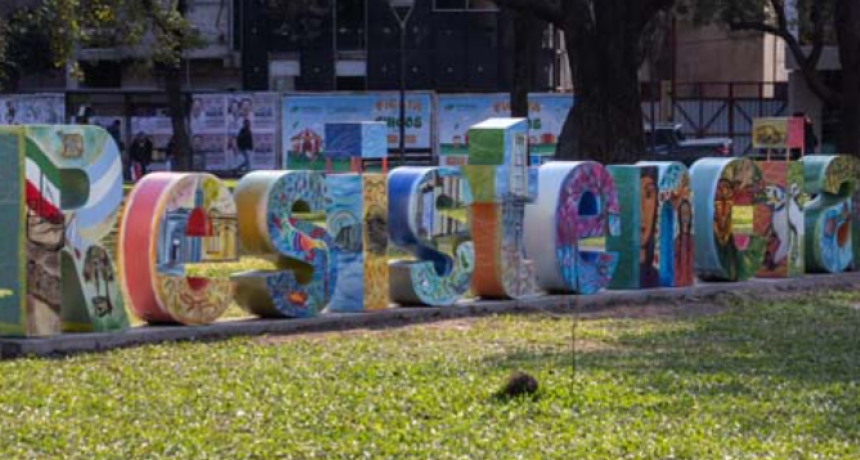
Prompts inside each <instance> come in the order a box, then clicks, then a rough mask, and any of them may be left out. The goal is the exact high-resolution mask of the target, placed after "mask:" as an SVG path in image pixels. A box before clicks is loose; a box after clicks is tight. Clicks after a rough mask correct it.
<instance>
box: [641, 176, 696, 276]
mask: <svg viewBox="0 0 860 460" xmlns="http://www.w3.org/2000/svg"><path fill="white" fill-rule="evenodd" d="M638 165H639V166H655V167H657V175H658V185H657V190H658V194H659V195H658V211H657V239H656V245H657V247H656V263H657V265H658V266H659V270H660V286H661V287H686V286H692V285H693V284H695V282H696V270H695V268H694V266H693V265H694V237H693V216H694V212H693V202H692V200H693V192H692V190H691V185H690V173H689V171H687V167H686V166H684V164H683V163H676V162H647V161H643V162H640V163H638ZM640 188H641V189H643V190H645V189H650V183H649V182H648V180H647V179H645V180H643V181H642V182H641V183H640ZM648 206H650V202H648V203H645V202H643V203H642V208H643V209H646V208H648ZM646 228H647V226H646ZM646 228H643V229H642V232H643V233H644V232H645V231H646ZM649 249H650V246H649ZM650 257H651V256H650V255H649V254H648V253H647V252H646V258H645V260H650Z"/></svg>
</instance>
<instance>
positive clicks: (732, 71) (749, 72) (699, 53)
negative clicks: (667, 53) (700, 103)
mask: <svg viewBox="0 0 860 460" xmlns="http://www.w3.org/2000/svg"><path fill="white" fill-rule="evenodd" d="M677 46H678V48H677V55H676V56H677V64H676V65H677V67H676V78H677V80H678V81H679V82H765V83H776V82H785V81H786V80H787V78H788V76H787V74H786V70H785V52H784V51H783V49H784V44H783V42H782V41H781V40H778V39H776V38H774V37H771V36H766V35H763V34H760V33H746V32H744V33H740V32H731V31H728V30H726V29H725V28H723V27H718V26H705V27H698V26H695V25H693V24H691V23H687V22H679V23H678V26H677ZM749 91H754V90H753V89H752V88H750V89H749ZM756 92H757V91H756ZM714 96H722V95H714ZM736 96H757V94H748V95H747V94H737V95H736ZM765 96H769V94H765Z"/></svg>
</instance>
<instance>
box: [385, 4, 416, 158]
mask: <svg viewBox="0 0 860 460" xmlns="http://www.w3.org/2000/svg"><path fill="white" fill-rule="evenodd" d="M388 5H389V6H390V7H391V11H392V12H393V13H394V16H395V17H396V18H397V23H398V25H399V26H400V166H403V165H405V164H406V25H407V24H408V23H409V18H410V17H411V16H412V9H413V7H414V6H415V0H389V2H388Z"/></svg>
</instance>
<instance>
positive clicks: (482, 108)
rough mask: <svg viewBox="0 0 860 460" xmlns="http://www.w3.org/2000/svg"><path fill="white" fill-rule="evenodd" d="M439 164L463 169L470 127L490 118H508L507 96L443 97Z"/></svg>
mask: <svg viewBox="0 0 860 460" xmlns="http://www.w3.org/2000/svg"><path fill="white" fill-rule="evenodd" d="M438 113H439V120H438V123H439V150H438V152H439V162H440V164H441V165H442V166H462V165H465V164H466V161H467V158H468V155H469V134H468V133H469V128H471V127H472V126H474V125H476V124H478V123H480V122H482V121H484V120H486V119H488V118H497V117H508V116H510V113H511V107H510V102H509V97H508V94H506V93H496V94H440V95H439V112H438Z"/></svg>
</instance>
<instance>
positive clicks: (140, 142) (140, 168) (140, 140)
mask: <svg viewBox="0 0 860 460" xmlns="http://www.w3.org/2000/svg"><path fill="white" fill-rule="evenodd" d="M152 149H153V147H152V141H151V140H149V138H148V137H147V136H146V134H144V133H143V132H142V131H141V132H139V133H137V136H136V137H135V138H134V142H133V143H132V144H131V148H130V149H129V156H130V157H131V163H132V172H133V173H134V172H136V173H137V174H134V176H136V177H134V179H135V180H138V179H140V178H141V177H143V176H144V175H145V174H146V171H147V168H149V164H150V163H152Z"/></svg>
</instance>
